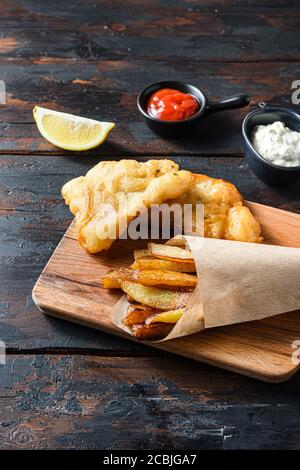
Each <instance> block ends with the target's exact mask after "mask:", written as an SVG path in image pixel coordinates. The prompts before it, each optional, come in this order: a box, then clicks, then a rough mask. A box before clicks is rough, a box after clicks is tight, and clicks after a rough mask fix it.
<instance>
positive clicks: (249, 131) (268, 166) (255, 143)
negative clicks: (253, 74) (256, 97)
mask: <svg viewBox="0 0 300 470" xmlns="http://www.w3.org/2000/svg"><path fill="white" fill-rule="evenodd" d="M242 132H243V137H244V141H245V158H246V161H247V163H248V165H249V167H250V168H251V170H252V171H253V173H254V174H255V175H256V176H257V177H258V178H260V179H261V180H263V181H264V182H265V183H267V184H271V185H283V184H288V183H290V182H292V181H296V180H297V179H299V178H300V115H299V114H297V113H296V112H295V111H293V110H291V109H288V108H281V107H275V106H269V105H266V104H265V103H260V104H259V108H258V109H255V110H254V111H252V112H251V113H249V114H248V115H247V116H246V117H245V119H244V122H243V127H242Z"/></svg>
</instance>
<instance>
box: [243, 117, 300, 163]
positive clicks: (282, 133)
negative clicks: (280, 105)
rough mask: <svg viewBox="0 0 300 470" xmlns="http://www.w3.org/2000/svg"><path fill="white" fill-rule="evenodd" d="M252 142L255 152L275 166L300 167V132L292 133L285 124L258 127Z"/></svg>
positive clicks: (277, 122)
mask: <svg viewBox="0 0 300 470" xmlns="http://www.w3.org/2000/svg"><path fill="white" fill-rule="evenodd" d="M251 140H252V144H253V146H254V147H255V150H256V151H257V152H258V153H259V154H260V155H261V156H262V157H263V158H264V159H265V160H268V161H269V162H271V163H274V165H279V166H286V167H292V166H300V132H296V131H292V130H291V129H289V128H288V127H286V126H285V125H284V123H283V122H281V121H276V122H273V124H268V125H266V126H256V127H255V129H254V131H253V132H252V136H251Z"/></svg>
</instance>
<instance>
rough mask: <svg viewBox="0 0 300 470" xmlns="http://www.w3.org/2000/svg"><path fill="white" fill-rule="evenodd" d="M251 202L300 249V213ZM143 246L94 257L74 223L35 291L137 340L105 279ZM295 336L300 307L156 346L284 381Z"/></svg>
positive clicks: (48, 307)
mask: <svg viewBox="0 0 300 470" xmlns="http://www.w3.org/2000/svg"><path fill="white" fill-rule="evenodd" d="M247 204H248V206H249V207H250V208H251V210H252V211H253V213H254V214H255V215H256V216H257V217H258V219H259V221H260V223H261V226H262V231H263V235H264V237H265V243H272V244H277V245H285V246H292V247H298V248H300V215H298V214H293V213H291V212H286V211H282V210H279V209H274V208H271V207H268V206H263V205H261V204H255V203H250V202H249V203H247ZM137 245H141V244H140V243H137V242H136V241H131V240H125V241H120V240H118V241H117V242H115V243H114V244H113V247H112V248H111V249H110V250H109V251H107V252H105V253H103V254H102V253H101V254H99V255H90V254H88V253H86V252H85V251H84V250H83V248H82V247H81V246H80V245H79V243H78V242H77V241H76V229H75V226H74V223H73V224H71V226H70V227H69V229H68V230H67V232H66V233H65V235H64V237H63V239H62V240H61V242H60V243H59V245H58V247H57V249H56V250H55V252H54V254H53V255H52V257H51V259H50V260H49V262H48V264H47V265H46V267H45V269H44V271H43V272H42V274H41V276H40V278H39V279H38V281H37V283H36V285H35V287H34V289H33V299H34V301H35V303H36V305H37V306H38V307H39V308H40V309H41V310H42V311H44V312H45V313H47V314H50V315H54V316H56V317H59V318H63V319H65V320H69V321H72V322H76V323H80V324H82V325H86V326H89V327H92V328H97V329H99V330H102V331H105V332H108V333H112V334H115V335H118V336H122V337H126V338H128V339H131V340H133V341H134V339H133V338H132V337H131V336H129V335H127V334H126V333H124V332H122V331H120V330H119V329H117V328H116V327H115V326H114V325H113V324H112V323H111V322H110V319H109V318H110V310H111V307H112V306H113V305H114V303H115V302H116V301H117V300H118V298H119V297H120V295H121V294H120V292H117V291H108V290H105V289H103V288H102V287H101V283H100V279H101V277H102V275H103V274H104V273H106V272H107V271H108V270H109V269H112V268H116V267H119V266H120V264H122V265H126V264H128V263H129V262H130V261H131V260H133V255H132V252H133V249H134V248H136V247H137ZM141 246H142V245H141ZM143 246H145V241H144V243H143ZM295 340H300V311H295V312H290V313H286V314H283V315H277V316H275V317H271V318H267V319H264V320H260V321H255V322H248V323H242V324H237V325H230V326H226V327H220V328H213V329H210V330H207V331H204V332H202V333H198V334H195V335H191V336H186V337H184V338H179V339H174V340H171V341H166V342H163V343H154V344H153V347H155V348H158V349H163V350H165V351H169V352H172V353H175V354H179V355H181V356H185V357H188V358H191V359H195V360H197V361H201V362H205V363H208V364H212V365H215V366H218V367H222V368H224V369H229V370H232V371H235V372H238V373H240V374H244V375H248V376H250V377H255V378H257V379H261V380H264V381H267V382H282V381H284V380H287V379H288V378H290V377H291V376H292V375H293V374H294V373H295V372H296V371H297V370H298V369H299V367H300V364H299V365H296V364H293V361H292V354H293V353H295V349H293V342H294V341H295ZM299 356H300V354H299Z"/></svg>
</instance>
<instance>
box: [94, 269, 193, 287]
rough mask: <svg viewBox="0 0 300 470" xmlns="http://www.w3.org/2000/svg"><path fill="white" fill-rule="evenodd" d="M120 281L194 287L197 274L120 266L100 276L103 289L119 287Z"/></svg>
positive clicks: (147, 284) (145, 284) (149, 284)
mask: <svg viewBox="0 0 300 470" xmlns="http://www.w3.org/2000/svg"><path fill="white" fill-rule="evenodd" d="M122 281H132V282H138V283H139V284H143V285H144V286H161V285H163V286H172V287H181V288H182V287H196V285H197V276H193V275H192V274H186V273H180V272H175V271H159V270H157V269H153V270H149V269H146V270H140V269H130V268H121V269H118V270H117V271H110V272H109V273H107V274H106V275H105V276H104V277H103V278H102V284H103V287H104V288H105V289H119V288H120V287H121V283H122Z"/></svg>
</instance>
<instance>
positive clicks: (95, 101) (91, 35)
mask: <svg viewBox="0 0 300 470" xmlns="http://www.w3.org/2000/svg"><path fill="white" fill-rule="evenodd" d="M295 11H296V12H298V11H299V6H298V5H297V3H296V2H292V3H291V2H285V1H280V2H276V5H273V7H272V8H270V7H269V5H261V3H259V2H257V1H253V0H252V1H247V2H243V8H240V2H239V1H237V0H227V1H226V2H225V3H224V2H221V1H220V0H218V1H217V0H213V2H211V1H209V0H207V1H205V2H201V4H198V3H197V4H196V3H195V2H194V1H192V0H191V1H183V0H180V1H174V0H155V1H150V0H142V1H134V2H128V5H127V6H126V8H124V2H123V1H119V0H118V1H114V2H113V5H111V2H110V1H108V0H101V1H96V2H94V1H92V0H89V1H84V0H76V1H74V2H72V3H71V4H68V2H67V4H66V5H64V8H63V9H61V8H60V6H59V2H58V1H57V0H52V1H49V2H46V3H45V2H44V1H42V0H38V1H35V2H33V1H23V2H18V1H9V0H3V1H2V2H1V18H0V26H1V33H0V67H1V77H0V78H1V80H4V81H5V85H6V91H7V93H6V104H4V105H1V106H0V123H1V124H0V152H5V153H12V152H19V153H28V152H30V153H39V154H41V153H45V152H47V153H50V154H57V153H58V150H57V149H56V148H55V147H54V146H52V145H51V144H48V143H47V142H46V141H45V140H44V139H43V138H42V137H41V136H40V134H39V132H38V131H37V129H36V126H35V123H34V121H33V117H32V108H33V107H34V106H35V105H41V106H46V107H50V108H54V109H58V110H64V111H66V112H72V113H74V114H79V115H85V116H90V117H93V118H95V119H99V120H102V121H105V120H109V121H111V120H113V121H114V122H116V124H117V126H116V128H115V129H114V130H113V132H112V133H111V135H110V137H109V140H108V142H107V143H106V144H105V145H104V146H103V147H101V149H97V150H95V151H93V152H92V153H93V154H98V153H99V152H100V154H101V155H103V156H104V155H112V154H115V155H122V154H123V155H133V154H139V155H145V154H148V155H160V154H161V153H164V154H165V155H167V154H168V155H171V154H173V155H184V154H186V155H188V154H189V155H191V154H193V153H198V154H200V153H201V154H202V155H203V154H210V153H212V152H213V153H214V154H219V155H222V154H225V155H240V154H241V153H242V151H243V145H242V138H241V122H242V119H243V117H244V116H245V114H246V113H247V112H248V111H249V110H250V109H252V108H253V107H255V106H256V105H257V103H258V102H260V101H267V102H270V103H273V104H282V105H287V106H291V105H292V102H291V93H292V90H291V84H292V82H293V81H294V80H296V79H297V77H298V76H299V74H300V65H299V64H300V47H299V41H298V16H297V13H295ZM255 64H257V65H255ZM161 79H181V80H185V81H188V82H191V83H194V84H195V85H197V86H199V87H201V88H202V89H203V91H204V92H205V93H207V95H208V96H209V97H210V98H211V99H216V98H221V97H224V96H229V95H233V94H235V93H242V92H247V93H249V94H250V95H251V98H252V102H251V107H250V108H249V109H247V108H245V109H242V110H235V111H232V112H225V113H221V114H219V115H216V116H213V117H209V118H207V120H205V121H204V122H202V124H201V126H200V127H199V131H198V132H197V133H196V134H195V135H193V136H189V138H188V139H185V140H181V141H179V140H178V141H172V140H166V139H161V138H158V137H156V136H155V135H154V134H152V132H151V131H150V130H149V129H148V128H147V127H146V125H145V124H144V123H143V121H142V118H141V116H140V115H139V113H138V111H137V108H136V97H137V94H138V93H139V91H140V90H141V89H142V88H143V87H144V86H145V85H146V84H147V83H149V82H153V81H156V80H161ZM296 109H297V108H296ZM216 133H217V134H218V138H217V139H216ZM90 153H91V152H90Z"/></svg>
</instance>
